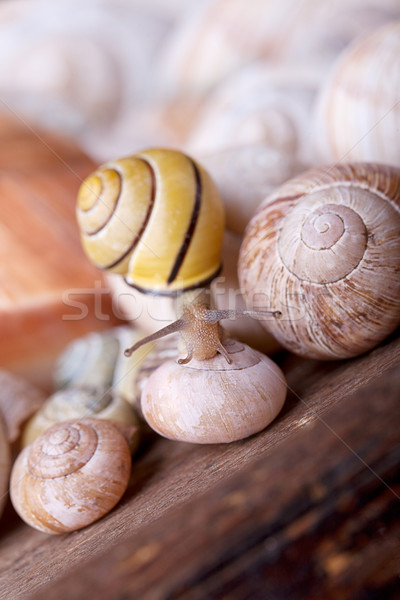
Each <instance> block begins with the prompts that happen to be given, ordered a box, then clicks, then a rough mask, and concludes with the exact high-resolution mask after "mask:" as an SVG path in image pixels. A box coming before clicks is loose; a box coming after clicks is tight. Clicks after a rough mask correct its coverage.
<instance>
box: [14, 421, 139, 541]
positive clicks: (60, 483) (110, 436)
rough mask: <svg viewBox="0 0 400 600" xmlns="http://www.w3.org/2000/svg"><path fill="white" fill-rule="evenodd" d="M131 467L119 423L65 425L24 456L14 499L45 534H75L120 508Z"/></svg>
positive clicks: (20, 459)
mask: <svg viewBox="0 0 400 600" xmlns="http://www.w3.org/2000/svg"><path fill="white" fill-rule="evenodd" d="M130 467H131V454H130V451H129V446H128V441H127V439H126V437H125V436H124V434H123V432H122V430H120V429H119V428H118V426H117V425H116V424H114V423H112V422H111V421H101V420H98V419H81V420H77V421H65V422H63V423H58V424H56V425H53V426H52V427H50V429H48V430H47V431H45V432H44V433H42V434H41V435H40V436H39V437H38V438H36V440H35V441H34V442H33V443H32V444H30V445H29V446H27V447H26V448H25V449H24V450H23V451H22V452H21V453H20V455H19V456H18V458H17V460H16V462H15V464H14V467H13V470H12V473H11V487H10V494H11V500H12V503H13V506H14V508H15V510H16V511H17V513H18V514H19V515H20V517H21V518H22V519H23V520H24V521H25V522H26V523H28V524H29V525H31V526H32V527H34V528H36V529H39V530H40V531H44V532H46V533H64V532H68V531H74V530H76V529H80V528H81V527H85V526H86V525H89V524H90V523H92V522H93V521H96V520H97V519H99V518H100V517H102V516H103V515H105V514H106V513H107V512H109V511H110V510H111V509H112V508H113V507H114V506H115V504H116V503H117V502H118V500H119V499H120V498H121V496H122V494H123V493H124V491H125V489H126V487H127V485H128V480H129V475H130Z"/></svg>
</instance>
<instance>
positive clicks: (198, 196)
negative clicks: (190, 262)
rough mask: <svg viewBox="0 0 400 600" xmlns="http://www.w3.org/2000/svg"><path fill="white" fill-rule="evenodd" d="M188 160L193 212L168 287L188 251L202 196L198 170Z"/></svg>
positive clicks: (193, 163)
mask: <svg viewBox="0 0 400 600" xmlns="http://www.w3.org/2000/svg"><path fill="white" fill-rule="evenodd" d="M188 160H189V161H190V162H191V164H192V166H193V170H194V177H195V180H196V192H195V199H194V206H193V212H192V216H191V218H190V222H189V226H188V228H187V231H186V234H185V237H184V240H183V244H182V246H181V248H180V250H179V252H178V256H177V257H176V260H175V263H174V266H173V267H172V271H171V273H170V276H169V277H168V281H167V283H168V285H170V284H171V283H172V282H173V281H175V279H176V278H177V276H178V273H179V269H180V268H181V266H182V263H183V261H184V258H185V256H186V254H187V251H188V249H189V245H190V242H191V240H192V237H193V234H194V230H195V228H196V223H197V220H198V217H199V213H200V206H201V195H202V186H201V178H200V173H199V169H198V168H197V165H196V163H195V162H194V161H193V160H191V159H190V158H189V157H188Z"/></svg>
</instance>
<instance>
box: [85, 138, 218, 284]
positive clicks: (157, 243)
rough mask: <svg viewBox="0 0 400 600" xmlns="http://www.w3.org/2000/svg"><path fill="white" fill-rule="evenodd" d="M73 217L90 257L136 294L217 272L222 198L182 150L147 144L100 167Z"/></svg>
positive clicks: (204, 279)
mask: <svg viewBox="0 0 400 600" xmlns="http://www.w3.org/2000/svg"><path fill="white" fill-rule="evenodd" d="M77 219H78V223H79V226H80V229H81V240H82V245H83V248H84V250H85V252H86V254H87V256H88V257H89V259H90V260H91V261H92V262H93V263H94V264H95V265H96V266H98V267H100V268H101V269H104V270H107V271H112V272H116V273H120V274H122V275H123V276H124V277H125V280H126V281H127V283H128V284H130V285H132V286H134V287H136V288H138V289H140V290H141V291H145V292H154V293H175V292H177V291H179V290H182V289H189V288H192V287H198V286H200V285H203V284H205V283H206V282H208V281H210V280H211V279H213V277H214V276H215V275H216V274H217V272H218V271H219V269H220V251H221V245H222V236H223V230H224V213H223V207H222V203H221V200H220V197H219V194H218V192H217V189H216V187H215V185H214V183H213V182H212V180H211V178H210V177H209V175H208V174H207V173H206V171H205V170H204V169H203V168H202V167H201V166H200V165H198V164H197V163H195V161H194V160H192V159H191V158H189V157H188V156H186V155H185V154H183V153H181V152H178V151H175V150H164V149H152V150H147V151H144V152H140V153H138V154H135V155H134V156H130V157H127V158H122V159H120V160H116V161H113V162H109V163H107V164H105V165H103V166H101V167H99V168H98V169H97V171H96V172H95V173H93V174H92V175H91V176H90V177H88V178H87V179H86V180H85V181H84V182H83V184H82V186H81V188H80V190H79V194H78V205H77Z"/></svg>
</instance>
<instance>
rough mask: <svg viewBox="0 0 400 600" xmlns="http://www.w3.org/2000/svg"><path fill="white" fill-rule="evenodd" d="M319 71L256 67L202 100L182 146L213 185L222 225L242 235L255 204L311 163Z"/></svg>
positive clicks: (232, 78)
mask: <svg viewBox="0 0 400 600" xmlns="http://www.w3.org/2000/svg"><path fill="white" fill-rule="evenodd" d="M320 77H321V74H320V72H319V70H318V69H312V68H309V67H305V68H297V69H294V68H291V67H286V66H282V67H276V66H275V67H272V66H268V65H264V64H262V63H256V64H254V65H250V66H248V67H246V68H243V69H241V70H240V71H239V72H237V73H236V74H234V75H232V76H231V77H229V78H228V79H226V80H225V81H223V82H222V83H221V85H220V86H218V87H217V88H216V89H215V91H214V92H212V93H210V94H209V95H208V98H207V100H206V101H205V102H204V108H203V110H202V111H201V112H200V114H199V118H198V119H197V122H196V124H195V125H194V127H193V130H192V134H191V135H190V137H189V139H188V142H187V147H188V150H189V152H190V153H192V154H194V155H195V156H198V157H199V159H200V160H201V161H202V162H204V164H205V166H206V168H207V169H208V170H209V172H210V173H211V175H212V176H213V177H214V180H215V181H216V183H217V185H218V187H219V189H220V191H221V194H222V197H223V199H224V201H225V204H226V207H227V210H226V215H227V217H226V218H227V226H228V227H229V228H230V229H231V230H233V231H235V232H237V233H243V231H244V229H245V227H246V225H247V223H248V221H249V220H250V218H251V217H252V216H253V214H254V211H255V209H256V208H257V206H258V204H259V203H260V202H261V201H262V200H264V198H265V197H266V196H267V195H268V194H269V193H270V192H271V191H272V190H273V189H275V187H276V186H278V185H280V184H281V183H283V182H284V181H286V180H287V179H290V177H292V176H294V175H296V174H297V173H299V172H300V171H302V170H304V169H305V168H306V167H307V166H308V165H309V164H310V160H311V147H312V143H311V140H310V139H309V137H310V131H311V123H312V119H311V115H312V107H313V102H314V99H315V96H316V93H317V91H318V86H319V80H320Z"/></svg>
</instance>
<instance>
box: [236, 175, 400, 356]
mask: <svg viewBox="0 0 400 600" xmlns="http://www.w3.org/2000/svg"><path fill="white" fill-rule="evenodd" d="M239 280H240V284H241V289H242V291H243V293H244V295H245V298H246V302H247V306H248V307H249V308H254V307H256V306H257V301H259V300H260V298H264V301H265V299H267V300H268V301H269V302H271V303H273V304H274V307H276V309H277V310H280V311H281V312H282V317H281V318H280V319H279V320H278V319H272V320H269V321H261V324H262V325H264V326H265V327H266V328H267V329H268V330H269V331H270V332H271V333H272V334H273V335H274V336H275V337H276V338H277V340H278V341H279V342H280V343H281V344H282V346H284V347H285V348H287V349H289V350H291V351H292V352H294V353H297V354H300V355H302V356H306V357H311V358H318V359H340V358H350V357H352V356H356V355H358V354H362V353H364V352H366V351H368V350H370V349H371V348H373V347H375V346H376V345H377V344H379V343H380V342H381V341H382V340H383V339H384V338H385V337H386V336H387V335H388V334H389V333H391V332H392V331H394V330H395V329H396V327H397V326H398V325H399V323H400V170H399V169H396V168H394V167H390V166H386V165H380V164H374V163H349V164H341V165H335V166H331V167H326V168H320V169H313V170H310V171H307V172H306V173H303V174H302V175H301V176H299V177H297V178H294V179H292V180H291V181H289V182H287V183H286V184H284V185H283V186H281V187H280V188H279V189H278V190H276V191H275V192H274V193H273V194H272V195H270V196H269V197H268V198H267V199H266V200H265V202H264V203H263V205H262V206H261V207H260V209H259V210H258V212H257V214H256V215H255V216H254V217H253V219H252V220H251V221H250V223H249V225H248V227H247V230H246V234H245V236H244V239H243V244H242V247H241V251H240V257H239Z"/></svg>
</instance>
